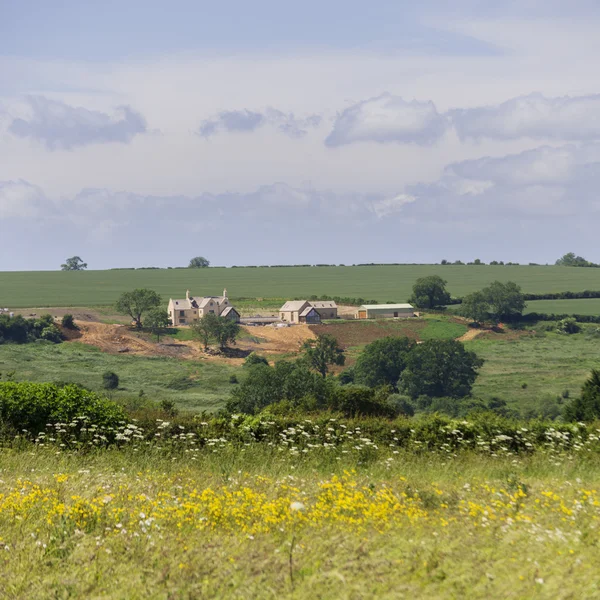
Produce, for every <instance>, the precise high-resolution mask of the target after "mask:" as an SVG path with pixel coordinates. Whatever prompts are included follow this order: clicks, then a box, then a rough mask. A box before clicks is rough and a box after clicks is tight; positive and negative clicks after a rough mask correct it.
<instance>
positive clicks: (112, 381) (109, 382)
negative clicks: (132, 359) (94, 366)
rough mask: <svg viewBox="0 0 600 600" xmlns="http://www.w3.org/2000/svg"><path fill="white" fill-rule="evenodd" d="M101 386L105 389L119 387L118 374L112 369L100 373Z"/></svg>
mask: <svg viewBox="0 0 600 600" xmlns="http://www.w3.org/2000/svg"><path fill="white" fill-rule="evenodd" d="M102 387H103V388H104V389H105V390H116V389H117V388H118V387H119V376H118V375H117V374H116V373H114V372H113V371H105V372H104V373H102Z"/></svg>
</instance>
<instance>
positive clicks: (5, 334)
mask: <svg viewBox="0 0 600 600" xmlns="http://www.w3.org/2000/svg"><path fill="white" fill-rule="evenodd" d="M36 340H46V341H49V342H53V343H55V344H58V343H60V342H61V341H62V336H61V333H60V330H59V329H58V327H57V326H56V325H55V324H54V319H53V318H52V315H42V316H41V317H40V318H39V319H25V318H23V317H22V316H21V315H17V316H16V317H12V318H11V317H10V316H9V315H0V344H2V343H5V342H13V343H15V344H26V343H28V342H34V341H36Z"/></svg>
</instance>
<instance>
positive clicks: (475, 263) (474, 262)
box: [473, 258, 485, 265]
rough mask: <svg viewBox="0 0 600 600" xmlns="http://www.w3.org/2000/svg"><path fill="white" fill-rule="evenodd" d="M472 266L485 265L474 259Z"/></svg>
mask: <svg viewBox="0 0 600 600" xmlns="http://www.w3.org/2000/svg"><path fill="white" fill-rule="evenodd" d="M473 264H474V265H484V264H485V263H482V262H481V259H480V258H476V259H475V260H474V261H473Z"/></svg>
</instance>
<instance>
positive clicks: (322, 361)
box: [302, 334, 346, 377]
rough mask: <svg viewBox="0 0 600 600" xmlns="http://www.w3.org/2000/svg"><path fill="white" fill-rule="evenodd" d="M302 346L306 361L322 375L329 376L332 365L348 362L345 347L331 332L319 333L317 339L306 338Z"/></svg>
mask: <svg viewBox="0 0 600 600" xmlns="http://www.w3.org/2000/svg"><path fill="white" fill-rule="evenodd" d="M302 348H303V350H304V360H305V361H306V363H307V364H308V365H310V367H311V368H313V369H314V370H315V371H317V372H318V373H320V374H321V376H322V377H326V376H327V373H329V366H330V365H343V364H344V363H345V362H346V357H345V356H344V351H343V349H342V348H340V346H339V345H338V341H337V340H336V339H335V338H334V337H333V336H332V335H329V334H325V335H319V336H317V339H316V340H306V342H304V344H303V346H302Z"/></svg>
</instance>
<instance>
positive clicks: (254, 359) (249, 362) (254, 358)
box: [244, 352, 269, 367]
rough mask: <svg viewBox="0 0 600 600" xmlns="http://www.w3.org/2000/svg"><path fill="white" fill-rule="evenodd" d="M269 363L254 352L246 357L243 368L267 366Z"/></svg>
mask: <svg viewBox="0 0 600 600" xmlns="http://www.w3.org/2000/svg"><path fill="white" fill-rule="evenodd" d="M268 364H269V361H268V360H267V359H266V358H265V357H264V356H259V355H258V354H256V352H252V353H251V354H248V356H246V360H245V361H244V366H245V367H251V366H253V365H268Z"/></svg>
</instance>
